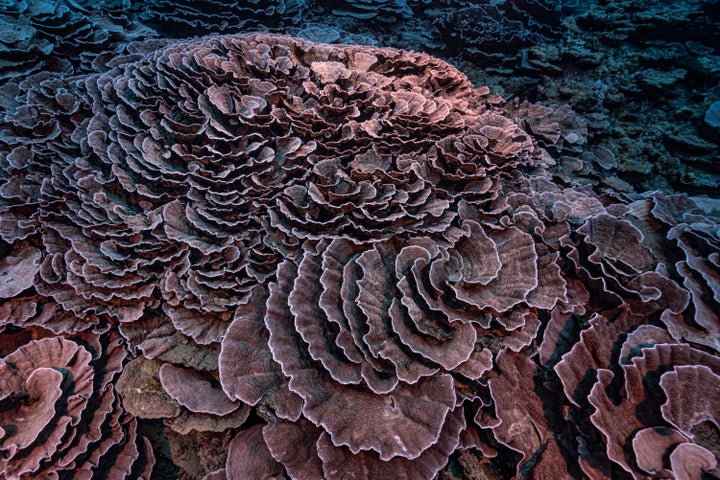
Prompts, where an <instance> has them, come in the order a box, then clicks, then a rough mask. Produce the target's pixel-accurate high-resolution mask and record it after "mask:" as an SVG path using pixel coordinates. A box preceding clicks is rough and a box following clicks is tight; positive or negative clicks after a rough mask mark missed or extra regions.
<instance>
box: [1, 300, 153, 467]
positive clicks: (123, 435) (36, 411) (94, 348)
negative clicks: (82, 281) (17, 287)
mask: <svg viewBox="0 0 720 480" xmlns="http://www.w3.org/2000/svg"><path fill="white" fill-rule="evenodd" d="M12 303H14V304H15V305H13V308H10V304H12ZM22 303H25V302H10V303H6V304H5V305H3V306H2V307H0V308H1V309H2V315H3V316H4V319H3V320H4V321H3V323H4V324H5V325H6V326H7V325H8V322H10V323H13V322H15V323H22V322H27V321H32V318H31V317H32V316H33V315H34V313H35V308H34V306H35V304H34V303H32V302H30V304H29V305H22ZM24 316H25V317H28V318H22V317H24ZM10 332H12V333H10ZM33 337H36V338H37V339H35V340H32V338H33ZM25 342H26V343H25ZM13 347H17V349H16V350H14V351H10V352H9V353H8V352H7V351H5V352H1V353H2V354H3V355H4V356H3V358H2V360H0V399H1V400H2V408H1V409H0V422H1V423H2V429H0V457H1V458H2V460H0V463H1V464H2V478H4V479H25V478H40V477H45V476H48V477H51V476H53V475H73V478H97V477H98V476H102V477H104V478H145V479H148V478H150V473H151V472H152V468H153V463H154V456H153V451H152V448H151V446H150V442H149V441H148V440H147V439H144V438H142V437H139V436H137V422H136V419H135V418H133V417H132V416H130V415H128V414H126V413H124V411H123V409H122V407H121V406H120V402H119V400H118V398H117V396H116V394H115V390H114V388H113V381H114V378H115V376H116V375H117V374H118V372H119V371H120V369H121V368H122V363H123V361H124V359H125V356H126V354H127V351H126V350H125V348H124V347H123V345H122V342H121V341H118V337H117V335H116V334H110V335H103V336H99V335H95V334H92V333H83V334H75V335H73V336H58V337H53V336H52V335H51V332H49V331H47V330H44V329H42V328H39V327H29V328H27V329H16V328H12V329H11V330H10V331H6V332H5V333H3V349H12V348H13Z"/></svg>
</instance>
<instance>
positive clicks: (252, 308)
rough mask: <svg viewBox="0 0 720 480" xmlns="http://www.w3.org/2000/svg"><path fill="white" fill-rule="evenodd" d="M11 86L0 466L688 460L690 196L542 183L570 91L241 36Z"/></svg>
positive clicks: (637, 471) (702, 281)
mask: <svg viewBox="0 0 720 480" xmlns="http://www.w3.org/2000/svg"><path fill="white" fill-rule="evenodd" d="M10 84H11V85H13V87H14V88H13V89H12V90H7V91H6V95H7V97H8V101H7V102H6V103H5V104H3V106H2V107H0V108H2V119H1V120H0V165H1V167H0V236H1V237H2V244H1V246H2V250H1V253H2V258H1V259H0V274H1V275H0V278H2V281H1V282H0V298H2V304H1V305H0V319H1V321H0V329H2V330H1V333H0V335H2V338H3V342H2V351H0V354H1V355H2V360H1V361H0V416H2V418H3V422H2V430H1V431H0V441H1V442H2V443H0V455H1V458H2V462H3V463H2V465H3V472H2V476H3V478H8V479H9V478H28V477H31V476H38V475H48V476H50V475H58V476H61V477H62V476H64V475H67V473H66V472H68V471H77V472H79V473H77V475H81V476H83V477H87V478H92V477H93V476H95V477H98V476H102V477H104V478H120V477H123V478H125V477H127V478H151V475H152V478H175V477H178V478H207V479H222V478H228V479H230V478H233V479H235V478H248V479H250V478H252V479H254V478H265V477H275V478H281V477H282V476H289V477H291V478H296V479H317V478H327V479H340V478H347V477H348V476H353V478H367V479H382V478H388V479H390V478H392V479H397V478H406V479H420V478H426V479H432V478H435V477H438V476H440V477H442V478H454V477H451V475H461V476H462V478H477V476H480V475H485V476H490V477H492V476H493V475H495V476H499V477H501V478H511V477H525V476H532V477H533V478H578V477H580V476H582V475H586V476H587V477H591V478H625V477H626V476H627V477H628V478H630V477H635V478H641V477H643V476H645V475H649V474H651V473H652V472H662V474H663V475H666V476H676V478H694V479H698V480H699V479H700V478H701V477H702V476H703V475H717V473H718V471H717V460H718V451H717V448H716V445H717V444H716V443H713V442H716V441H717V433H718V422H720V419H718V417H717V415H718V412H717V409H716V408H714V407H713V404H712V402H710V401H709V400H708V399H709V398H713V397H712V396H713V395H715V393H713V392H717V389H718V388H720V380H718V378H719V377H720V356H719V355H718V353H719V351H718V348H719V347H720V345H718V340H717V338H718V333H719V331H720V323H718V318H717V315H716V312H717V310H718V304H719V303H720V298H719V297H718V296H719V295H720V293H719V292H720V264H719V262H718V254H719V253H718V251H719V250H720V248H719V245H718V243H719V241H718V219H719V218H720V215H718V213H719V212H720V205H718V203H717V201H714V200H711V199H707V198H705V199H692V198H689V197H687V196H686V195H664V194H660V193H658V192H654V193H650V194H646V195H643V196H638V195H634V196H633V195H619V194H613V195H608V194H602V193H599V192H597V191H594V190H593V189H592V188H591V186H589V185H579V184H572V181H571V180H570V178H569V176H570V174H569V173H568V172H572V171H581V170H582V169H583V168H586V169H588V170H587V172H586V173H587V175H589V176H592V175H595V176H596V177H597V178H608V175H607V172H608V171H611V170H612V169H615V168H617V165H618V160H617V158H616V157H615V156H614V155H613V152H612V151H611V150H609V149H607V148H603V147H601V146H597V145H592V146H587V142H588V137H589V133H588V131H589V127H588V123H587V122H586V121H585V120H584V119H583V118H581V117H579V116H578V115H577V114H576V113H575V112H574V111H573V110H572V109H570V108H569V107H566V106H542V105H538V104H533V103H530V102H526V101H525V102H521V101H507V100H504V99H502V98H500V97H499V96H497V95H493V94H491V92H490V89H489V88H487V87H480V88H475V87H473V85H472V83H471V82H470V81H469V80H468V78H467V77H466V76H465V75H463V74H462V73H460V71H458V70H456V69H455V68H453V67H451V66H450V65H449V64H447V63H445V62H443V61H441V60H439V59H437V58H434V57H432V56H429V55H427V54H422V53H414V52H408V51H403V50H397V49H389V48H379V47H374V46H358V45H355V46H338V45H331V44H322V43H313V42H310V41H307V40H301V39H297V38H292V37H288V36H281V35H273V34H267V33H255V34H249V35H223V36H209V37H204V38H199V39H194V40H187V41H174V42H164V41H156V40H149V41H147V42H145V43H138V44H135V45H134V46H133V47H132V48H129V49H128V51H127V53H126V54H125V55H123V56H118V57H116V58H115V59H114V60H113V62H112V63H110V64H108V65H106V68H105V69H104V70H103V71H100V72H96V73H88V74H85V75H80V76H74V77H65V76H62V75H52V74H50V73H39V74H35V75H29V76H27V77H26V78H24V79H23V81H21V82H11V83H10ZM573 169H574V170H573ZM603 172H605V173H603ZM563 175H565V176H563ZM558 178H560V179H564V180H562V181H563V182H566V183H568V184H571V185H570V186H564V185H562V184H561V183H562V182H558V181H557V179H558ZM41 384H42V385H43V388H40V385H41ZM687 392H692V395H690V396H688V395H687ZM151 471H152V472H153V473H151Z"/></svg>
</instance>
